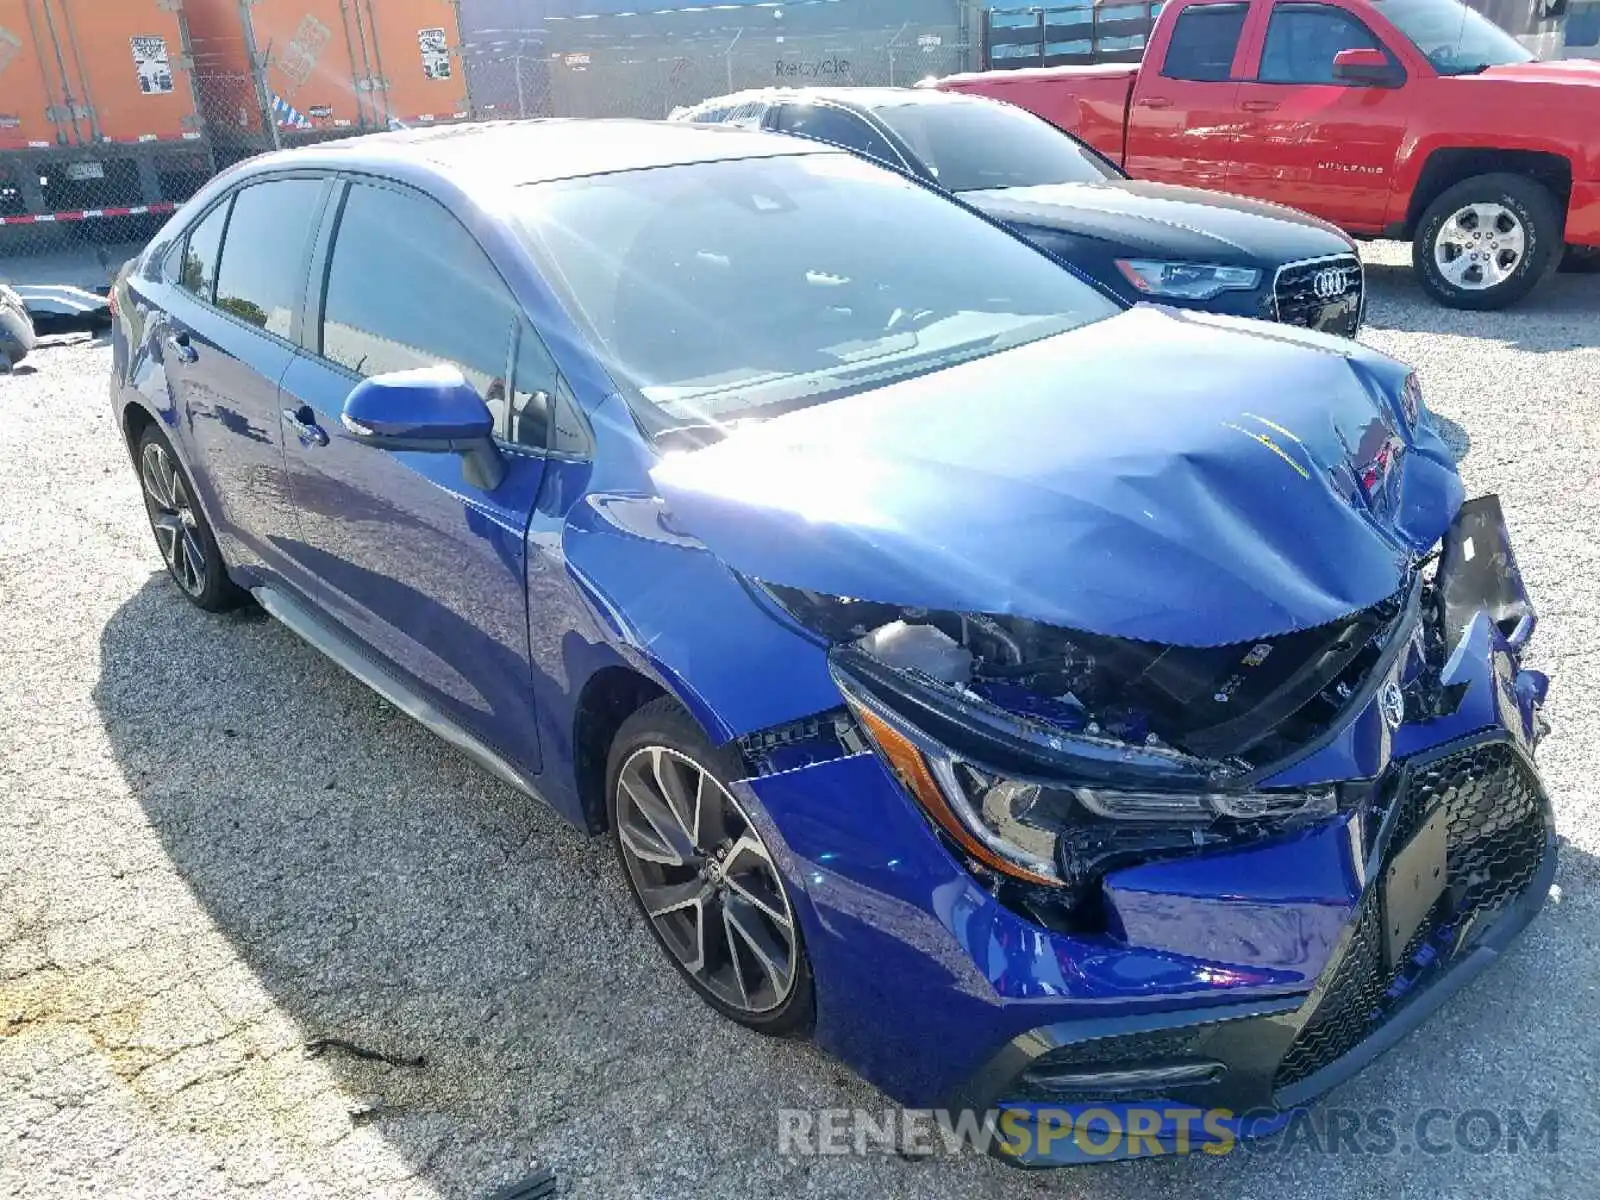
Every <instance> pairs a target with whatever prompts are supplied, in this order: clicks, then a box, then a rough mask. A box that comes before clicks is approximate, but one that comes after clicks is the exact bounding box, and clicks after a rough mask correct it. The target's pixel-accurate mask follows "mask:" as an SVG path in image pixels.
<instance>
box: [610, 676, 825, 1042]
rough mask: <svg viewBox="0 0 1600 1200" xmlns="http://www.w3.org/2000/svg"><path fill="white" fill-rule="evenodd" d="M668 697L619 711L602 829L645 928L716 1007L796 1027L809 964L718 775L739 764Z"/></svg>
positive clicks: (751, 825) (763, 1027)
mask: <svg viewBox="0 0 1600 1200" xmlns="http://www.w3.org/2000/svg"><path fill="white" fill-rule="evenodd" d="M731 759H732V756H731V755H730V754H728V753H725V752H719V751H718V750H716V749H714V748H713V747H712V746H711V744H710V743H709V742H708V741H707V740H706V737H705V735H704V734H703V733H702V732H701V731H700V727H699V726H698V725H697V724H695V722H694V720H693V719H692V718H691V717H690V716H689V714H688V713H687V712H685V711H684V710H683V708H682V707H681V706H680V705H679V704H678V703H677V702H676V701H674V700H673V699H671V698H670V697H663V698H662V699H660V700H656V701H653V702H651V703H650V704H647V705H645V706H644V707H643V708H641V709H640V710H639V711H638V712H636V713H634V714H633V715H632V716H631V717H629V718H628V719H627V720H626V721H624V722H623V724H622V728H621V729H620V730H618V731H617V737H616V740H615V741H614V742H613V743H612V746H611V753H610V756H609V761H608V763H607V767H606V795H607V804H608V806H609V813H608V815H609V817H610V820H611V836H612V840H613V841H614V843H615V845H616V850H617V857H618V859H619V860H620V861H621V863H622V869H623V873H624V874H625V875H626V876H627V877H628V885H629V887H630V888H631V889H632V891H633V895H634V899H635V900H636V901H638V904H639V908H640V910H641V911H642V912H643V913H644V915H645V919H646V920H647V921H648V922H649V924H650V931H651V933H653V934H654V935H655V939H656V941H657V942H658V943H660V945H661V948H662V949H663V950H664V951H666V954H667V957H668V958H669V959H670V960H671V961H672V964H673V966H675V967H676V968H677V969H678V971H679V972H680V973H681V974H682V975H683V977H684V978H685V979H687V980H688V981H689V985H690V986H691V987H692V988H694V990H695V991H696V992H698V993H699V994H700V996H701V997H702V998H703V999H704V1000H705V1001H706V1002H707V1003H708V1004H710V1005H711V1007H712V1008H714V1009H716V1010H717V1011H718V1012H720V1013H721V1014H722V1015H724V1016H726V1017H728V1018H730V1019H731V1020H734V1021H737V1022H738V1023H739V1024H741V1025H745V1026H747V1027H749V1028H751V1029H754V1030H756V1031H757V1032H758V1033H765V1034H770V1035H773V1036H788V1035H797V1034H801V1033H804V1032H806V1031H807V1030H808V1029H809V1028H810V1026H811V1021H812V1017H813V1014H814V1012H815V1000H814V998H813V994H812V976H811V964H810V961H809V959H808V958H807V956H806V949H805V942H804V939H803V938H802V937H801V934H800V925H799V922H798V921H797V920H796V918H795V911H794V905H793V904H792V903H791V902H790V898H789V891H788V887H787V885H786V884H785V883H784V880H783V873H782V872H781V871H780V870H779V869H778V865H777V861H776V860H775V859H774V857H773V855H772V852H771V850H770V849H769V848H768V846H767V843H766V840H765V839H764V838H763V837H762V836H761V832H760V830H759V829H758V828H757V827H756V824H755V822H754V821H752V820H751V818H750V813H749V812H748V811H747V810H746V809H745V807H744V805H743V804H741V803H740V801H739V800H738V799H737V798H736V797H735V796H734V795H733V793H732V791H731V790H730V789H729V787H728V782H729V781H731V780H733V779H737V778H739V775H740V774H741V772H740V771H739V769H738V766H737V764H736V763H734V762H733V761H731Z"/></svg>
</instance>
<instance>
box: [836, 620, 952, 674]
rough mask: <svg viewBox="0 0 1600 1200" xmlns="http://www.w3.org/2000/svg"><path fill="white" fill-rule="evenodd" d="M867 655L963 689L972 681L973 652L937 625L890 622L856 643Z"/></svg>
mask: <svg viewBox="0 0 1600 1200" xmlns="http://www.w3.org/2000/svg"><path fill="white" fill-rule="evenodd" d="M856 645H858V646H859V647H861V649H862V651H863V652H864V653H866V654H870V655H872V657H873V658H875V659H877V660H878V661H879V662H881V663H883V664H884V665H886V666H890V667H894V668H895V669H896V670H900V671H920V672H922V674H924V675H926V676H928V678H930V679H937V680H938V681H939V682H940V683H947V684H951V685H954V686H962V685H965V684H966V683H967V681H968V680H970V679H971V678H972V652H971V651H970V650H968V649H966V648H965V647H964V646H961V645H958V644H957V643H956V641H955V639H953V638H951V637H950V636H949V635H948V634H946V633H945V632H944V631H943V630H941V629H939V628H938V627H937V626H934V625H908V624H907V623H906V622H905V621H890V622H889V623H888V624H887V625H880V626H878V628H876V629H874V630H873V631H872V632H871V633H869V634H867V635H866V636H865V637H863V638H861V639H860V640H859V641H857V642H856Z"/></svg>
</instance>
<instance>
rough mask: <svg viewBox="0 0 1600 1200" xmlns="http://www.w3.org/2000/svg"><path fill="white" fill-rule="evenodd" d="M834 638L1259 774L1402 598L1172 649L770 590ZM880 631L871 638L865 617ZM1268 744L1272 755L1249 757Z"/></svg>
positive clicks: (1335, 698)
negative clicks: (1269, 631) (1328, 619)
mask: <svg viewBox="0 0 1600 1200" xmlns="http://www.w3.org/2000/svg"><path fill="white" fill-rule="evenodd" d="M767 590H768V592H769V593H770V594H771V595H773V596H774V597H775V598H776V599H777V600H778V601H779V603H781V604H783V605H784V607H785V608H786V609H787V610H788V611H789V612H790V613H791V615H793V616H795V618H796V619H797V620H799V621H800V622H801V623H802V624H805V625H806V626H807V627H809V628H811V629H813V630H814V631H816V632H818V633H819V634H821V635H822V636H824V637H829V638H830V639H834V638H838V635H839V634H840V632H841V631H843V630H845V629H848V630H849V631H850V636H849V637H848V638H847V639H839V640H848V641H849V642H850V643H851V646H852V648H853V649H855V650H857V651H859V652H860V653H861V654H863V655H866V656H867V657H869V658H871V659H872V660H873V661H875V662H877V663H879V664H881V665H883V666H884V667H887V668H889V669H891V670H893V671H897V672H914V673H916V674H918V675H920V676H922V677H924V678H926V679H927V680H930V681H933V682H935V683H937V684H939V685H943V687H944V688H946V689H948V690H949V691H950V692H951V693H952V694H954V695H959V696H961V697H963V698H965V699H966V700H968V701H975V702H981V703H986V704H988V705H992V706H994V707H995V708H997V709H999V710H1002V711H1003V712H1004V713H1006V714H1009V715H1010V716H1012V717H1014V718H1016V719H1018V720H1019V721H1022V722H1025V723H1031V724H1032V725H1035V726H1037V727H1039V728H1040V729H1041V730H1043V731H1044V732H1046V733H1048V732H1051V731H1060V732H1070V733H1079V732H1087V733H1090V734H1094V735H1100V736H1105V737H1108V738H1110V739H1112V740H1114V741H1120V742H1125V743H1129V744H1134V745H1145V746H1157V747H1175V748H1177V749H1179V750H1181V751H1183V752H1185V753H1187V754H1189V755H1192V756H1194V757H1196V758H1201V759H1209V760H1213V761H1216V762H1228V761H1231V760H1245V761H1247V762H1248V763H1249V765H1252V766H1256V765H1260V763H1261V762H1263V761H1268V760H1271V759H1275V758H1278V757H1281V756H1282V755H1283V754H1285V753H1287V752H1289V751H1290V750H1292V749H1293V748H1295V747H1296V746H1298V745H1301V744H1304V743H1305V742H1307V741H1308V740H1309V739H1310V738H1312V737H1314V736H1315V735H1316V734H1317V733H1319V732H1320V731H1321V730H1322V729H1324V728H1325V727H1326V726H1327V723H1328V722H1329V721H1331V720H1332V719H1334V718H1335V717H1336V716H1337V714H1338V712H1339V711H1340V710H1341V709H1342V707H1343V706H1344V704H1345V703H1346V702H1347V701H1348V700H1349V698H1350V697H1351V696H1352V695H1354V694H1355V692H1356V690H1357V688H1358V685H1359V684H1360V683H1361V681H1362V680H1363V679H1364V678H1365V677H1366V675H1367V674H1368V673H1369V672H1370V670H1371V668H1372V666H1373V664H1374V662H1375V661H1376V659H1377V658H1378V657H1379V656H1380V655H1381V651H1382V648H1383V646H1384V645H1385V644H1387V642H1388V640H1389V638H1390V637H1391V636H1392V634H1393V632H1394V630H1395V628H1396V626H1397V624H1398V623H1399V621H1400V618H1401V616H1402V614H1403V613H1404V612H1405V611H1406V603H1405V596H1404V594H1403V593H1402V594H1400V595H1396V596H1394V597H1391V598H1390V599H1388V600H1386V601H1384V602H1383V603H1381V604H1378V605H1374V606H1373V607H1372V608H1369V609H1366V610H1363V611H1362V612H1358V613H1355V614H1353V615H1351V616H1349V617H1346V618H1344V619H1342V620H1340V621H1337V622H1333V623H1331V624H1328V625H1323V626H1318V627H1317V628H1315V629H1306V630H1300V631H1298V632H1295V633H1290V634H1284V635H1282V636H1280V637H1267V638H1258V639H1255V640H1253V641H1250V642H1246V643H1240V644H1236V645H1228V646H1211V647H1192V646H1166V645H1161V644H1159V643H1155V642H1140V641H1134V640H1131V639H1127V638H1113V637H1105V636H1103V635H1099V634H1092V633H1084V632H1082V631H1078V630H1071V629H1062V628H1059V627H1056V626H1051V625H1046V624H1043V623H1041V622H1038V621H1032V620H1028V619H1027V618H1024V617H1012V616H999V615H994V614H973V613H941V612H928V611H926V610H921V609H909V608H901V609H895V608H892V607H891V606H888V605H878V604H867V603H862V602H859V601H847V600H834V599H832V598H830V597H825V596H820V595H818V594H816V593H811V592H798V591H796V590H794V589H790V588H782V587H768V589H767ZM863 618H864V619H867V620H872V621H874V622H876V623H875V624H873V625H871V626H869V627H868V628H867V629H866V630H864V631H862V630H861V623H862V620H863ZM1257 747H1261V748H1262V749H1263V751H1264V753H1263V754H1254V753H1252V752H1253V751H1254V750H1256V748H1257Z"/></svg>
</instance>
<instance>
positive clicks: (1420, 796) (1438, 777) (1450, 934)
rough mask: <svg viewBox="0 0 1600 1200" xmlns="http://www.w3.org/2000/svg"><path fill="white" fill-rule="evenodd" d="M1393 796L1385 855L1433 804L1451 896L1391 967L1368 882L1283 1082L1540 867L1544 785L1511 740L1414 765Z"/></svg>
mask: <svg viewBox="0 0 1600 1200" xmlns="http://www.w3.org/2000/svg"><path fill="white" fill-rule="evenodd" d="M1397 803H1398V804H1399V806H1400V807H1399V809H1398V810H1397V811H1396V813H1395V816H1394V822H1393V827H1392V828H1393V832H1392V834H1391V836H1390V837H1389V840H1388V846H1387V850H1386V859H1387V856H1392V855H1393V854H1394V853H1395V852H1396V851H1398V850H1399V849H1400V848H1401V847H1402V846H1404V845H1405V844H1406V842H1407V840H1409V838H1410V837H1411V835H1412V834H1414V833H1416V832H1417V830H1419V829H1420V828H1421V827H1422V825H1423V824H1424V822H1425V821H1426V820H1427V819H1428V816H1429V814H1431V813H1432V812H1433V811H1434V806H1435V805H1442V806H1443V812H1444V814H1445V819H1446V822H1447V825H1448V835H1447V837H1448V841H1447V844H1446V850H1445V864H1446V869H1447V871H1448V874H1449V882H1448V887H1447V888H1446V892H1445V895H1444V896H1442V897H1441V898H1440V901H1439V904H1438V906H1437V907H1436V908H1435V909H1434V911H1433V912H1432V913H1430V914H1429V916H1428V918H1427V919H1426V920H1424V921H1423V923H1422V927H1421V928H1420V929H1419V930H1418V931H1417V933H1416V934H1415V936H1414V937H1413V938H1412V940H1411V942H1410V944H1409V945H1408V946H1407V947H1406V948H1405V950H1404V951H1403V952H1402V953H1401V954H1400V955H1399V956H1398V958H1397V964H1398V965H1397V966H1396V967H1395V968H1394V969H1392V970H1391V969H1390V968H1388V967H1387V966H1386V965H1385V963H1384V954H1383V923H1382V914H1381V913H1380V911H1379V901H1378V893H1377V891H1376V890H1375V889H1371V888H1369V889H1368V891H1367V893H1366V895H1365V896H1364V897H1363V898H1362V901H1361V905H1360V908H1359V910H1358V912H1357V916H1356V924H1355V932H1354V934H1353V935H1352V937H1351V939H1350V945H1349V948H1348V949H1347V951H1346V952H1345V955H1344V957H1343V959H1341V960H1340V962H1339V964H1338V965H1337V966H1336V967H1335V968H1334V974H1333V978H1332V979H1331V981H1330V982H1329V983H1328V986H1327V988H1326V990H1325V991H1324V993H1323V996H1322V1000H1321V1003H1319V1004H1318V1006H1317V1009H1316V1011H1315V1012H1314V1013H1312V1015H1311V1019H1310V1020H1309V1021H1308V1022H1307V1023H1306V1026H1305V1028H1304V1029H1302V1030H1301V1031H1300V1034H1299V1036H1297V1037H1296V1038H1295V1040H1294V1043H1293V1044H1292V1045H1291V1046H1290V1047H1289V1051H1288V1053H1287V1054H1286V1055H1284V1059H1283V1062H1282V1063H1281V1064H1280V1065H1279V1067H1278V1073H1277V1077H1276V1079H1275V1080H1274V1083H1275V1086H1277V1087H1279V1088H1282V1087H1287V1086H1288V1085H1290V1084H1292V1083H1297V1082H1299V1081H1300V1080H1302V1079H1305V1078H1306V1077H1307V1076H1310V1075H1312V1074H1314V1073H1315V1072H1317V1071H1319V1070H1321V1069H1322V1068H1323V1067H1325V1066H1327V1065H1328V1064H1329V1063H1331V1062H1333V1061H1335V1060H1336V1059H1338V1058H1341V1057H1343V1056H1344V1055H1345V1054H1347V1053H1349V1052H1350V1051H1351V1050H1353V1049H1355V1047H1356V1046H1357V1045H1358V1044H1359V1043H1360V1042H1361V1041H1362V1040H1363V1039H1364V1038H1365V1037H1366V1036H1367V1035H1368V1034H1369V1033H1371V1032H1372V1031H1373V1029H1375V1028H1376V1027H1377V1026H1378V1025H1380V1024H1382V1023H1383V1021H1384V1019H1385V1017H1386V1015H1387V1013H1388V1010H1389V1009H1390V1008H1391V1007H1392V1006H1393V1005H1394V1003H1395V1002H1396V1001H1397V1000H1398V999H1399V997H1400V996H1401V995H1403V994H1404V993H1405V992H1406V991H1407V990H1409V988H1410V986H1411V985H1412V984H1413V983H1414V982H1416V980H1417V979H1418V978H1419V977H1420V976H1421V975H1423V974H1426V973H1427V972H1428V971H1430V970H1432V969H1433V968H1434V967H1436V966H1437V965H1439V963H1441V962H1442V961H1444V960H1445V959H1447V958H1448V957H1449V956H1450V954H1451V953H1452V952H1453V951H1454V949H1455V947H1456V945H1457V944H1458V943H1459V942H1460V941H1461V940H1463V939H1464V938H1465V937H1466V936H1467V935H1469V934H1470V932H1471V930H1472V929H1473V928H1474V927H1476V926H1480V925H1481V924H1482V923H1485V922H1487V921H1489V920H1491V919H1492V918H1493V916H1494V914H1495V912H1496V911H1497V910H1498V909H1500V908H1501V907H1503V906H1504V905H1506V904H1508V903H1509V902H1511V901H1513V900H1515V899H1517V898H1518V897H1519V896H1521V895H1522V893H1523V892H1525V891H1526V890H1527V888H1528V885H1529V884H1530V883H1531V882H1532V881H1533V879H1534V876H1535V875H1537V874H1538V871H1539V865H1540V862H1541V860H1542V859H1543V857H1544V853H1545V846H1546V830H1545V821H1544V813H1543V806H1542V804H1541V802H1540V793H1539V784H1538V781H1537V779H1535V778H1534V776H1533V774H1532V772H1531V771H1530V770H1529V769H1528V768H1527V767H1526V766H1525V765H1524V763H1523V760H1522V759H1521V757H1519V756H1518V754H1517V753H1516V751H1514V750H1513V749H1512V748H1511V747H1510V746H1508V745H1505V744H1504V743H1498V742H1496V743H1489V744H1487V745H1483V746H1478V747H1475V748H1473V749H1471V750H1463V751H1461V752H1460V753H1458V754H1452V755H1448V756H1447V757H1445V758H1442V759H1439V760H1438V761H1437V762H1434V763H1432V764H1429V765H1428V766H1426V767H1421V768H1418V769H1417V770H1416V771H1415V772H1414V773H1413V774H1412V775H1411V777H1410V781H1409V785H1408V787H1407V788H1406V791H1405V794H1404V795H1402V796H1400V797H1398V800H1397ZM1379 874H1380V876H1381V872H1379Z"/></svg>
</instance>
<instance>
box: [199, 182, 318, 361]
mask: <svg viewBox="0 0 1600 1200" xmlns="http://www.w3.org/2000/svg"><path fill="white" fill-rule="evenodd" d="M325 186H326V185H325V184H324V182H323V181H322V180H320V179H276V180H271V181H269V182H267V183H257V184H253V185H251V186H250V187H247V188H244V189H243V190H242V191H240V192H239V193H238V195H236V196H235V197H234V200H233V219H232V220H230V221H229V222H228V238H227V242H226V243H225V244H224V246H223V249H222V265H221V266H220V267H218V269H217V307H218V308H220V309H222V310H223V311H225V312H228V313H232V314H233V315H234V316H236V317H238V318H239V319H240V320H241V321H246V322H248V323H249V324H251V325H254V326H256V327H257V328H260V329H265V330H266V331H267V332H268V333H272V334H276V335H277V336H278V337H281V338H286V337H288V336H289V335H290V332H291V326H292V324H293V321H294V313H295V310H296V309H297V308H299V306H300V297H301V295H302V292H303V290H304V287H305V265H306V248H307V243H308V242H309V241H310V238H311V230H312V225H313V224H314V223H315V221H316V217H317V214H318V212H319V210H320V208H321V205H322V193H323V188H324V187H325Z"/></svg>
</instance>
